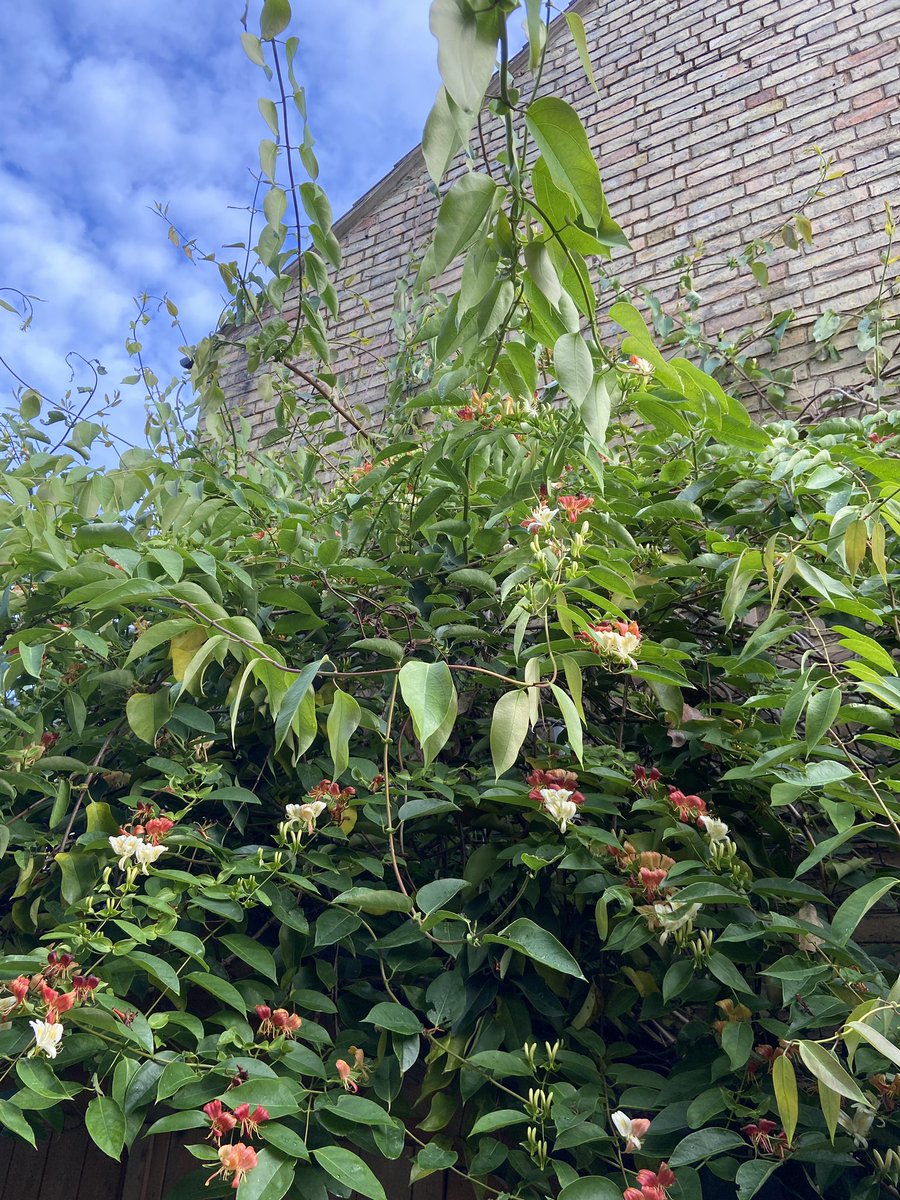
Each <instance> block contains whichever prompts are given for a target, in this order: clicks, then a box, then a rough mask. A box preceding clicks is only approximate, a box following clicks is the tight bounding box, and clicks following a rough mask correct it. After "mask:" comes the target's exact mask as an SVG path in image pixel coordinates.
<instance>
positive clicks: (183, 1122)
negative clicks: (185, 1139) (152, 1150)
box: [146, 1110, 209, 1137]
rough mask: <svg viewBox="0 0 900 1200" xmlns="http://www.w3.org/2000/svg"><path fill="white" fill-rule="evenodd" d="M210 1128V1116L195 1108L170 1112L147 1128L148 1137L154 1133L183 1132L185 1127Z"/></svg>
mask: <svg viewBox="0 0 900 1200" xmlns="http://www.w3.org/2000/svg"><path fill="white" fill-rule="evenodd" d="M203 1128H207V1129H208V1128H209V1118H208V1117H207V1116H206V1115H205V1114H204V1113H202V1112H197V1111H196V1110H193V1111H191V1112H175V1113H169V1115H168V1116H166V1117H160V1119H159V1120H158V1121H154V1122H153V1124H152V1125H151V1126H150V1128H149V1129H148V1130H147V1134H146V1136H147V1137H150V1135H151V1134H154V1133H181V1132H182V1131H183V1130H185V1129H203Z"/></svg>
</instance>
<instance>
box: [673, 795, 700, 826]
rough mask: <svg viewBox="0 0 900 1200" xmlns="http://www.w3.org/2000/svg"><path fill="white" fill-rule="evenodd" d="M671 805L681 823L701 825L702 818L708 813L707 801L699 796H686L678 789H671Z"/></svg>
mask: <svg viewBox="0 0 900 1200" xmlns="http://www.w3.org/2000/svg"><path fill="white" fill-rule="evenodd" d="M669 803H670V804H671V805H672V806H673V807H674V809H675V811H676V812H677V813H678V817H679V820H681V821H694V822H696V823H697V824H698V825H699V824H700V818H701V817H702V816H703V815H704V814H705V813H706V801H705V800H701V798H700V797H699V796H686V795H685V794H684V792H682V791H681V790H680V789H679V788H677V787H671V786H670V787H669Z"/></svg>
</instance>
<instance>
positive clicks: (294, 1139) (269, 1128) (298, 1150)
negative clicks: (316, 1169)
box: [259, 1121, 309, 1161]
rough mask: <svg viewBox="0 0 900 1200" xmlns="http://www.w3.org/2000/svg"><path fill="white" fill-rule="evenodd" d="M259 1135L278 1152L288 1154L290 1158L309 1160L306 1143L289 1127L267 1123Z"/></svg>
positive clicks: (271, 1122) (272, 1122)
mask: <svg viewBox="0 0 900 1200" xmlns="http://www.w3.org/2000/svg"><path fill="white" fill-rule="evenodd" d="M259 1134H260V1137H261V1138H262V1139H263V1141H264V1142H268V1143H269V1145H271V1146H274V1147H275V1149H276V1150H280V1151H281V1153H282V1154H287V1155H288V1156H289V1157H290V1158H302V1159H305V1160H307V1161H308V1160H309V1151H308V1150H307V1149H306V1142H304V1140H303V1138H302V1137H301V1136H300V1134H299V1133H295V1132H294V1130H293V1129H291V1128H289V1126H287V1125H276V1124H275V1122H274V1121H267V1122H266V1123H265V1125H262V1126H261V1127H260V1130H259Z"/></svg>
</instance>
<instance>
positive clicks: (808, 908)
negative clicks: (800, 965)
mask: <svg viewBox="0 0 900 1200" xmlns="http://www.w3.org/2000/svg"><path fill="white" fill-rule="evenodd" d="M797 920H798V921H805V922H806V924H807V925H815V926H817V927H818V928H819V929H821V928H822V919H821V917H820V916H819V913H818V909H817V908H816V906H815V905H814V904H810V903H809V902H808V901H807V903H806V904H803V905H801V907H800V908H798V909H797ZM797 945H798V946H799V947H800V949H801V950H806V951H808V952H809V953H811V954H815V952H816V951H817V950H818V949H819V947H820V946H821V945H822V938H820V937H816V935H815V934H814V933H801V934H800V936H799V938H798V939H797Z"/></svg>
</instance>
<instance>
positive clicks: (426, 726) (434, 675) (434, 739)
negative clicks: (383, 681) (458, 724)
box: [399, 661, 457, 766]
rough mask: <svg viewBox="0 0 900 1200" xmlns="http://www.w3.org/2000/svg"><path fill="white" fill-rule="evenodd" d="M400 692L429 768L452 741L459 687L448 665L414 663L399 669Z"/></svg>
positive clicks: (442, 663) (441, 663) (408, 663)
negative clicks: (457, 687) (457, 688)
mask: <svg viewBox="0 0 900 1200" xmlns="http://www.w3.org/2000/svg"><path fill="white" fill-rule="evenodd" d="M399 681H400V692H401V694H402V696H403V700H404V702H405V704H406V707H407V708H408V709H409V711H410V715H411V716H412V722H413V732H414V733H415V735H416V738H417V739H418V742H419V745H420V746H421V747H422V749H423V752H424V755H425V765H426V766H427V765H428V764H429V763H430V762H431V761H432V759H433V758H434V757H435V755H436V754H437V753H438V752H439V751H440V749H441V747H442V746H444V745H445V743H446V741H447V739H448V738H449V736H450V734H451V732H452V730H453V725H454V722H455V721H456V713H457V696H456V688H455V687H454V686H453V678H452V676H451V674H450V668H449V667H448V666H447V664H446V663H445V662H436V663H424V662H417V661H411V662H407V663H404V664H403V666H402V667H401V668H400V676H399Z"/></svg>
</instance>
